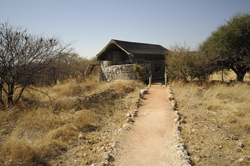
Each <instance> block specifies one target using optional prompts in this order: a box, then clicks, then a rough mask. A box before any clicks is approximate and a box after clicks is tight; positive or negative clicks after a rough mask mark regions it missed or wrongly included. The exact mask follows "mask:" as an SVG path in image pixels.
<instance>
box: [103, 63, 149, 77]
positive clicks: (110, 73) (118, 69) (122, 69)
mask: <svg viewBox="0 0 250 166" xmlns="http://www.w3.org/2000/svg"><path fill="white" fill-rule="evenodd" d="M100 65H101V77H102V79H103V80H105V81H115V80H135V79H137V77H136V73H135V72H134V71H133V65H134V64H123V65H112V62H111V61H101V62H100ZM139 65H140V66H142V67H143V72H142V73H143V75H144V77H143V81H146V80H148V78H149V76H150V75H151V73H150V66H149V65H148V64H139Z"/></svg>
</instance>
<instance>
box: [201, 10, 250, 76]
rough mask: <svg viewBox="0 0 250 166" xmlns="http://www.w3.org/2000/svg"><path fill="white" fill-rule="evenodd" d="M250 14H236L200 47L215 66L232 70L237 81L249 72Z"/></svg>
mask: <svg viewBox="0 0 250 166" xmlns="http://www.w3.org/2000/svg"><path fill="white" fill-rule="evenodd" d="M249 45H250V14H246V13H237V14H235V15H233V17H231V18H230V19H229V21H227V22H226V24H224V25H221V26H219V27H218V28H217V30H216V31H214V32H212V34H211V36H210V37H209V38H208V39H207V40H206V41H205V42H204V43H203V44H202V45H201V46H200V50H201V51H203V52H204V53H206V55H207V56H209V57H213V59H214V60H216V62H217V65H219V66H221V67H223V68H226V69H232V70H233V71H234V72H235V73H236V74H237V79H238V80H239V81H243V78H244V76H245V74H246V72H247V71H249V70H250V65H249V64H250V46H249Z"/></svg>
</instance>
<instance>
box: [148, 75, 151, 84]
mask: <svg viewBox="0 0 250 166" xmlns="http://www.w3.org/2000/svg"><path fill="white" fill-rule="evenodd" d="M151 81H152V76H150V77H149V85H148V86H149V87H151Z"/></svg>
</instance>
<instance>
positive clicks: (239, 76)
mask: <svg viewBox="0 0 250 166" xmlns="http://www.w3.org/2000/svg"><path fill="white" fill-rule="evenodd" d="M236 74H237V81H240V82H243V79H244V76H245V74H246V72H238V73H236Z"/></svg>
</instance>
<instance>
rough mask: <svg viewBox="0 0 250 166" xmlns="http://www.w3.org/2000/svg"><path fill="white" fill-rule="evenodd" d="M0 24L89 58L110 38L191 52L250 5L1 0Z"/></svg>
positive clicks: (203, 0)
mask: <svg viewBox="0 0 250 166" xmlns="http://www.w3.org/2000/svg"><path fill="white" fill-rule="evenodd" d="M0 4H1V5H0V22H1V23H4V22H6V21H8V22H9V23H10V24H11V25H13V26H17V27H22V28H27V29H28V31H29V32H30V33H32V34H35V35H43V36H56V37H59V38H60V40H62V41H63V42H64V43H69V42H72V41H73V42H74V44H73V45H72V47H73V48H74V49H75V50H74V51H75V52H77V53H79V55H80V56H82V57H85V58H91V57H93V56H95V55H96V54H97V53H99V51H101V50H102V49H103V48H104V47H105V46H106V44H107V43H108V42H109V41H110V40H111V39H118V40H125V41H133V42H142V43H152V44H160V45H162V46H164V47H166V48H169V47H170V46H171V45H175V43H180V44H183V43H184V42H186V43H187V44H188V45H189V46H191V48H192V49H195V48H196V47H197V46H198V44H199V43H201V42H203V41H204V40H206V38H207V37H208V36H209V35H210V34H211V32H212V31H215V30H216V28H217V27H218V26H219V25H221V24H223V23H225V20H228V19H229V18H230V17H231V16H232V15H233V14H235V13H237V12H250V0H0Z"/></svg>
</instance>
